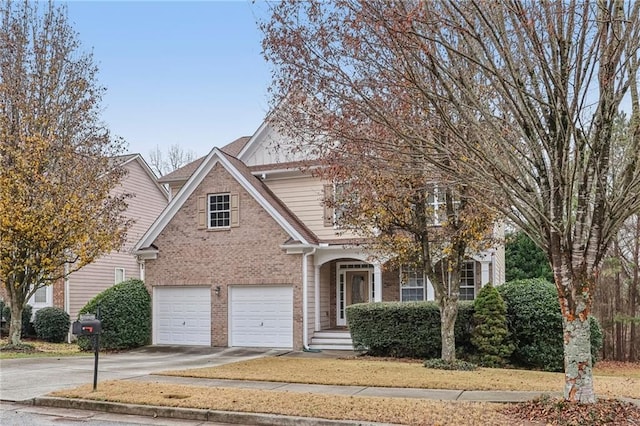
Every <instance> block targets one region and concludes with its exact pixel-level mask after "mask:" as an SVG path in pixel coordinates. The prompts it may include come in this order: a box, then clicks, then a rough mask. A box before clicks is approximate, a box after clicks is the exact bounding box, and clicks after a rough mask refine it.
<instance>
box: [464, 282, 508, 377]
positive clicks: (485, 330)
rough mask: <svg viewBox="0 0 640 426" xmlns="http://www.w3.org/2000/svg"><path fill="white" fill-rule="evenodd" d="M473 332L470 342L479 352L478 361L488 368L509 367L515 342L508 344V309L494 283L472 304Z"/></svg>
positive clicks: (481, 292)
mask: <svg viewBox="0 0 640 426" xmlns="http://www.w3.org/2000/svg"><path fill="white" fill-rule="evenodd" d="M473 308H474V313H473V331H472V333H471V343H472V344H473V346H474V347H475V348H476V349H477V351H478V360H479V362H480V363H481V365H483V366H485V367H500V366H504V365H505V364H507V361H508V358H509V357H510V356H511V353H512V352H513V349H514V346H513V343H510V342H508V341H507V339H508V334H509V332H508V330H507V317H506V313H507V308H506V305H505V303H504V300H502V297H500V293H498V290H496V288H495V287H494V286H492V285H491V283H489V284H487V285H485V286H484V287H482V289H481V290H480V292H479V293H478V297H477V298H476V299H475V300H474V301H473Z"/></svg>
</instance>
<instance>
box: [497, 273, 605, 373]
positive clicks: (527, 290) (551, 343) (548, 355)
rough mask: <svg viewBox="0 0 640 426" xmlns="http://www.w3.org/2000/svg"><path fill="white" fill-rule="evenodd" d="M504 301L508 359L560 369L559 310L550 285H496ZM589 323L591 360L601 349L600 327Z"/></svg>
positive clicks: (592, 320) (529, 281)
mask: <svg viewBox="0 0 640 426" xmlns="http://www.w3.org/2000/svg"><path fill="white" fill-rule="evenodd" d="M497 289H498V291H499V292H500V295H501V296H502V298H503V299H504V301H505V303H506V304H507V324H508V326H509V331H510V332H511V336H512V338H513V341H514V343H515V346H516V348H515V350H514V351H513V354H512V355H511V362H512V363H513V364H515V365H521V366H525V367H533V368H540V369H543V370H546V371H563V370H564V346H563V332H562V313H561V311H560V303H559V301H558V291H557V289H556V287H555V285H554V284H552V283H550V282H548V281H546V280H544V279H541V278H532V279H526V280H516V281H510V282H507V283H505V284H502V285H500V286H498V287H497ZM589 324H590V326H591V355H592V359H593V362H594V363H595V361H596V359H597V354H598V353H599V352H600V349H601V348H602V329H601V328H600V324H599V323H598V321H597V320H596V319H595V318H594V317H590V318H589Z"/></svg>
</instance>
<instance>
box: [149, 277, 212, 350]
mask: <svg viewBox="0 0 640 426" xmlns="http://www.w3.org/2000/svg"><path fill="white" fill-rule="evenodd" d="M153 297H154V304H153V307H154V309H153V319H154V330H155V339H154V343H155V344H156V345H202V346H211V288H210V287H154V290H153Z"/></svg>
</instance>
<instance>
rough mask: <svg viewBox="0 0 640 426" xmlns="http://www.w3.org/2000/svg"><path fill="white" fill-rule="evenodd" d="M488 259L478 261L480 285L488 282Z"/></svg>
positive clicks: (482, 285)
mask: <svg viewBox="0 0 640 426" xmlns="http://www.w3.org/2000/svg"><path fill="white" fill-rule="evenodd" d="M490 264H491V262H490V261H481V262H480V287H484V286H485V285H487V283H488V282H489V265H490Z"/></svg>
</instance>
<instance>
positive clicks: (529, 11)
mask: <svg viewBox="0 0 640 426" xmlns="http://www.w3.org/2000/svg"><path fill="white" fill-rule="evenodd" d="M639 14H640V2H626V1H623V0H600V1H581V2H573V1H569V2H524V1H520V0H514V1H509V2H491V3H490V4H487V2H484V1H479V0H469V1H464V2H458V1H451V0H449V1H448V0H431V1H418V0H415V1H411V0H407V1H401V2H393V3H389V2H382V1H363V0H337V1H335V2H331V3H330V4H327V3H323V2H297V1H294V0H291V1H283V2H279V3H277V4H275V5H274V6H273V14H272V17H271V19H270V20H269V21H268V22H266V23H265V24H263V30H264V32H265V41H264V46H265V51H266V55H267V58H269V59H271V60H272V61H273V63H274V85H273V93H274V103H275V104H276V105H286V103H285V102H284V101H285V100H288V101H289V105H291V107H290V108H288V110H289V113H290V114H291V115H292V116H293V117H295V118H296V120H294V122H296V123H297V124H299V125H301V126H302V127H303V128H304V129H305V131H304V132H299V134H298V138H299V139H298V140H299V141H300V143H301V144H304V145H305V149H306V150H308V151H309V152H316V153H318V154H319V155H322V154H323V153H326V152H328V151H331V150H332V149H334V148H335V146H336V142H335V141H336V140H340V149H342V150H349V151H351V152H357V151H358V150H359V151H360V152H363V153H366V152H368V151H369V150H370V147H372V146H375V147H376V148H379V149H386V150H389V151H390V152H393V151H394V150H395V147H394V146H393V144H390V143H389V140H388V139H387V138H386V136H387V135H388V134H393V135H394V136H395V137H396V138H399V139H401V140H402V141H403V143H405V144H410V145H411V146H413V147H415V148H416V150H418V151H420V150H423V149H424V152H425V153H428V155H424V156H423V157H422V158H423V159H424V160H425V161H427V162H428V163H429V164H432V165H433V166H435V167H437V168H439V169H440V170H442V171H443V172H447V173H450V174H451V176H453V177H455V179H458V180H459V181H460V182H464V183H465V184H467V185H469V186H471V187H473V188H476V190H477V191H482V188H486V190H485V191H484V192H493V193H494V194H495V196H494V197H490V198H489V199H488V200H484V202H486V203H488V204H489V205H491V206H492V207H493V208H495V209H497V210H499V211H501V212H502V213H504V214H505V215H506V216H507V217H508V218H509V219H511V220H512V221H513V222H514V224H515V225H516V226H518V227H519V228H520V229H522V230H524V231H525V232H526V233H527V235H529V236H530V237H531V238H532V239H533V240H534V242H535V243H536V244H537V245H538V246H539V247H540V248H542V249H543V250H544V251H545V253H546V254H547V256H548V258H549V262H550V265H551V267H552V270H553V273H554V279H555V285H556V287H557V289H558V295H559V296H558V297H559V301H560V306H561V309H562V314H563V326H564V342H565V398H566V399H567V400H568V401H572V402H582V403H591V402H595V400H596V398H595V394H594V391H593V375H592V365H591V354H590V347H589V346H590V342H589V333H590V331H589V321H588V315H589V313H590V311H591V307H592V303H593V295H594V289H595V286H596V277H597V275H598V271H599V269H600V266H601V264H602V260H603V258H604V256H605V254H606V252H607V249H608V247H609V245H610V244H611V241H612V239H613V237H614V236H615V235H616V232H617V230H618V229H619V228H620V226H621V225H622V224H623V223H624V221H625V220H626V218H627V217H629V216H630V215H632V214H634V213H637V212H638V210H640V197H638V195H637V194H638V193H640V130H639V129H640V108H639V105H638V88H637V83H638V61H639V59H638V49H639V45H640V17H639ZM625 99H629V100H630V105H631V107H630V109H631V114H632V117H631V123H632V124H631V129H632V130H631V135H632V137H631V143H629V144H628V145H627V146H626V148H624V152H623V154H624V155H621V156H617V155H616V157H615V159H614V157H613V156H612V149H613V140H612V134H613V132H612V129H613V126H614V119H615V116H616V115H617V114H618V113H619V111H620V110H621V108H622V105H623V104H622V102H623V100H625ZM309 107H311V108H309ZM407 111H412V113H411V114H407V113H406V112H407ZM373 123H374V124H376V125H377V126H379V127H381V128H384V129H385V132H384V133H381V134H378V133H376V132H375V131H369V130H370V128H371V129H373V130H375V127H371V124H373ZM434 123H435V125H434ZM425 128H431V129H434V128H435V129H438V128H440V129H444V130H443V131H441V132H437V133H436V137H432V136H433V132H431V134H429V135H426V134H425V131H424V129H425ZM350 129H351V130H350ZM341 134H351V135H353V137H351V138H343V139H340V138H339V136H340V135H341ZM358 135H359V137H358ZM334 136H338V137H336V138H334ZM433 153H435V154H437V155H432V154H433ZM443 159H451V160H455V163H453V162H448V161H442V160H443ZM613 161H617V162H619V164H618V165H619V167H620V170H621V172H620V173H618V174H616V175H615V176H614V175H613V174H611V173H610V171H611V168H612V163H613Z"/></svg>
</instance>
